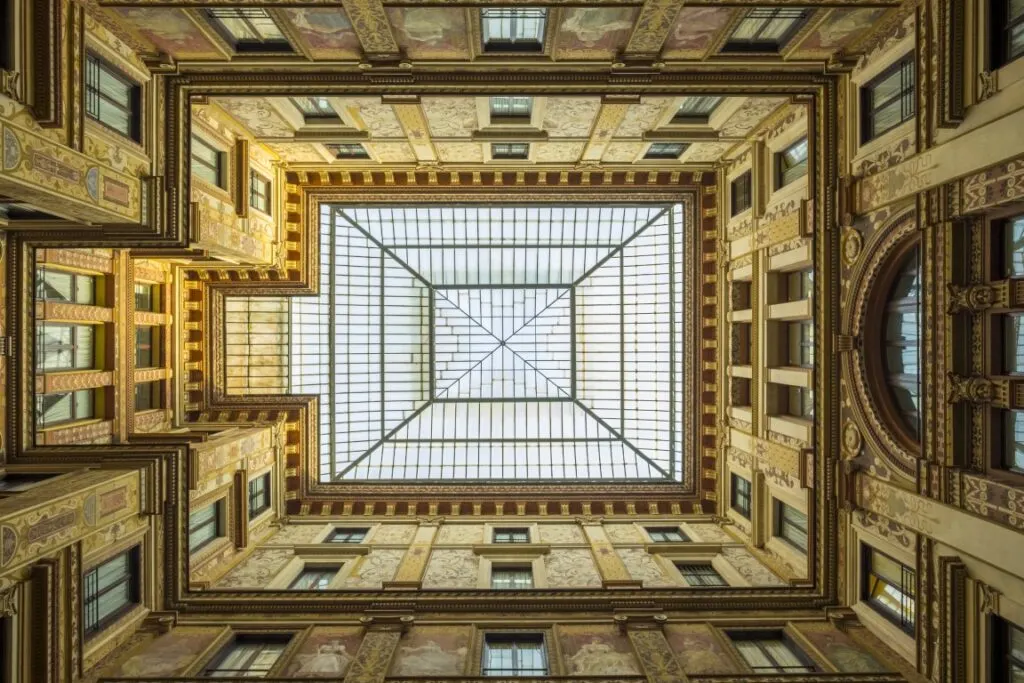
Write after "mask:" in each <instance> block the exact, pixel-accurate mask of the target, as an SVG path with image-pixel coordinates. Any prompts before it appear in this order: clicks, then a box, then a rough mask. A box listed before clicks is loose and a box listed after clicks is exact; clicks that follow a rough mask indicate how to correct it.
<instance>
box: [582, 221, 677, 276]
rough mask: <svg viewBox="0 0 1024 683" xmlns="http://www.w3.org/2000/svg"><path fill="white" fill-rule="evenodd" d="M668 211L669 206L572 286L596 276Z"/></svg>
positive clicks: (605, 256)
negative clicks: (601, 268) (599, 270)
mask: <svg viewBox="0 0 1024 683" xmlns="http://www.w3.org/2000/svg"><path fill="white" fill-rule="evenodd" d="M668 210H669V207H667V206H666V207H665V208H664V209H662V210H661V211H659V212H658V214H657V215H656V216H655V217H654V218H652V219H651V220H649V221H647V222H646V223H644V224H643V225H642V226H641V227H640V229H639V230H637V231H636V232H634V233H633V234H632V235H630V236H629V239H627V240H626V241H624V242H623V243H622V244H620V245H618V246H617V247H615V248H614V249H612V250H611V251H610V252H608V253H607V254H605V255H604V257H603V258H602V259H601V260H600V261H598V262H597V263H595V264H594V265H593V267H591V268H590V270H588V271H587V272H585V273H583V275H580V276H579V277H578V278H577V279H576V282H574V283H572V284H573V286H574V287H578V286H579V285H580V283H582V282H583V281H584V280H586V279H587V278H588V277H590V276H591V275H593V274H594V273H595V272H597V269H598V268H600V267H601V266H603V265H604V264H606V263H608V261H610V260H611V259H613V258H615V255H616V254H620V253H622V250H623V249H625V248H626V247H627V246H628V245H629V244H630V243H631V242H632V241H633V240H635V239H636V238H637V237H639V236H640V235H642V234H643V233H644V231H646V230H647V228H649V227H651V226H652V225H654V224H655V223H656V222H658V219H660V218H661V217H662V216H664V215H665V214H666V213H668Z"/></svg>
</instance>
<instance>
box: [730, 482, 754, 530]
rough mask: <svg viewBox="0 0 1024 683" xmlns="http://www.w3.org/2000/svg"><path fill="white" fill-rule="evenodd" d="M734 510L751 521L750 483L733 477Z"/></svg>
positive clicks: (731, 483)
mask: <svg viewBox="0 0 1024 683" xmlns="http://www.w3.org/2000/svg"><path fill="white" fill-rule="evenodd" d="M730 485H731V487H732V496H731V499H732V509H733V510H735V511H736V512H738V513H740V514H741V515H743V516H744V517H746V518H747V519H750V482H749V481H747V480H746V479H744V478H743V477H741V476H739V475H738V474H734V475H732V479H731V481H730Z"/></svg>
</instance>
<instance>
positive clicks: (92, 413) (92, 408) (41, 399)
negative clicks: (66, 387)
mask: <svg viewBox="0 0 1024 683" xmlns="http://www.w3.org/2000/svg"><path fill="white" fill-rule="evenodd" d="M79 394H81V395H83V396H84V395H88V396H89V410H88V415H84V414H83V415H79V414H78V407H79V404H78V401H77V400H76V396H77V395H79ZM47 396H71V417H68V418H66V419H63V420H54V421H49V422H44V421H43V420H42V419H41V418H42V415H43V413H44V412H45V408H44V407H43V403H45V401H46V397H47ZM51 407H52V406H51ZM35 417H36V419H35V425H36V429H39V430H42V429H51V428H53V427H66V426H68V425H70V424H72V423H75V422H81V421H84V420H95V419H96V417H97V414H96V389H75V390H74V391H56V392H53V393H48V394H36V416H35Z"/></svg>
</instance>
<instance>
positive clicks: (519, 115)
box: [491, 97, 533, 123]
mask: <svg viewBox="0 0 1024 683" xmlns="http://www.w3.org/2000/svg"><path fill="white" fill-rule="evenodd" d="M532 113H533V98H532V97H492V98H491V123H529V122H530V115H531V114H532Z"/></svg>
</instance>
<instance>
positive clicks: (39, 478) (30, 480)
mask: <svg viewBox="0 0 1024 683" xmlns="http://www.w3.org/2000/svg"><path fill="white" fill-rule="evenodd" d="M56 476H57V475H56V474H18V473H10V472H8V473H7V474H4V475H2V476H0V493H20V492H21V491H27V490H28V489H30V488H32V487H33V486H36V485H38V484H41V483H43V482H44V481H46V480H47V479H52V478H53V477H56Z"/></svg>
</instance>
